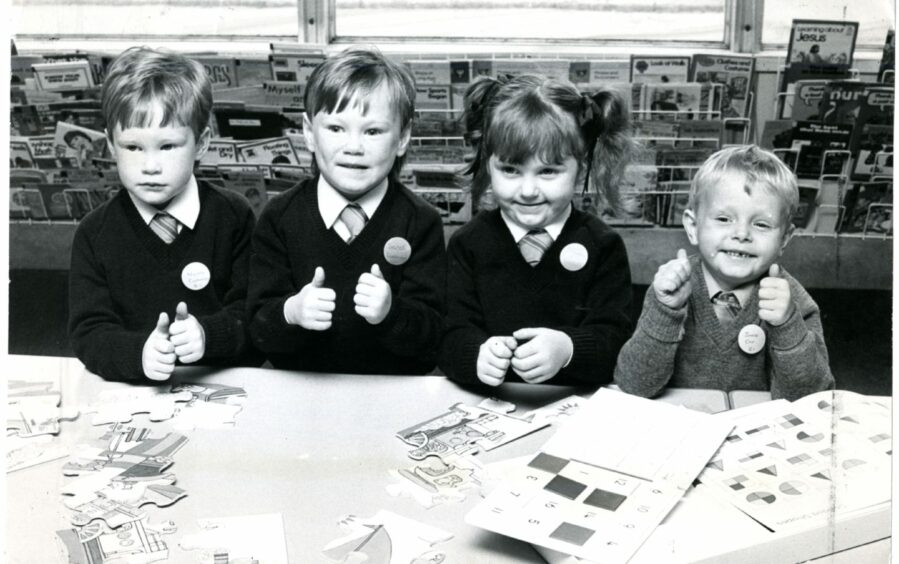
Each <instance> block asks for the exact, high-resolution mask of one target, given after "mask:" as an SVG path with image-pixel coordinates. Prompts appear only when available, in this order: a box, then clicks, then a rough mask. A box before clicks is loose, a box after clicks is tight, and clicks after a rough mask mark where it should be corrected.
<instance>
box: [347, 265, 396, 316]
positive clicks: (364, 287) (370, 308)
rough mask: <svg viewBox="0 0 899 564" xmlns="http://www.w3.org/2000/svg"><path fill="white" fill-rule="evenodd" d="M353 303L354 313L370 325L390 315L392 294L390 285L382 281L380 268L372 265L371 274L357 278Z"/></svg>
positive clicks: (365, 273) (367, 273)
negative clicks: (354, 306) (354, 305)
mask: <svg viewBox="0 0 899 564" xmlns="http://www.w3.org/2000/svg"><path fill="white" fill-rule="evenodd" d="M353 302H354V303H355V304H356V313H358V314H359V315H361V316H362V317H363V318H365V320H366V321H368V322H369V323H371V324H372V325H377V324H378V323H380V322H382V321H384V318H385V317H387V314H388V313H390V306H391V304H392V303H393V294H392V293H391V291H390V284H388V283H387V281H386V280H384V274H383V273H382V272H381V267H380V266H378V265H377V264H373V265H372V267H371V272H364V273H363V274H362V276H360V277H359V282H358V283H357V284H356V295H355V296H353Z"/></svg>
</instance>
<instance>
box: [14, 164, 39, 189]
mask: <svg viewBox="0 0 899 564" xmlns="http://www.w3.org/2000/svg"><path fill="white" fill-rule="evenodd" d="M47 181H48V175H47V173H46V172H45V171H43V170H40V169H36V168H13V169H10V170H9V185H10V186H18V187H20V188H21V187H23V186H25V185H26V184H41V183H44V182H47Z"/></svg>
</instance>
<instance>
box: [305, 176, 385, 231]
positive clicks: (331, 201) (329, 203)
mask: <svg viewBox="0 0 899 564" xmlns="http://www.w3.org/2000/svg"><path fill="white" fill-rule="evenodd" d="M316 190H317V195H318V198H317V199H318V213H319V214H321V216H322V220H323V221H324V222H325V227H327V228H328V229H331V228H332V227H334V223H335V222H336V221H337V218H338V217H340V212H342V211H343V208H345V207H346V205H347V204H348V203H350V201H351V200H348V199H347V198H346V196H344V195H343V194H341V193H340V192H338V191H337V189H335V188H334V187H333V186H331V185H330V184H328V181H327V180H325V177H324V176H321V175H319V177H318V186H317V188H316ZM386 194H387V179H386V178H385V179H384V181H383V182H381V184H379V185H377V186H375V187H374V188H372V189H371V190H369V191H368V192H366V193H365V194H363V195H362V196H361V197H360V198H359V199H358V200H355V203H357V204H359V207H361V208H362V211H364V212H365V215H367V216H368V218H369V219H371V218H372V217H373V216H374V215H375V212H376V211H377V210H378V206H380V205H381V201H382V200H383V199H384V196H385V195H386Z"/></svg>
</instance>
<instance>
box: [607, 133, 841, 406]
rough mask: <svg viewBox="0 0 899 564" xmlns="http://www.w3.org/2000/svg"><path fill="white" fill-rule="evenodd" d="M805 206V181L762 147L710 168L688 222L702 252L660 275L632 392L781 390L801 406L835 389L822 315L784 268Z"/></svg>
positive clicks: (647, 311) (639, 335)
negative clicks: (794, 220) (801, 402)
mask: <svg viewBox="0 0 899 564" xmlns="http://www.w3.org/2000/svg"><path fill="white" fill-rule="evenodd" d="M798 201H799V190H798V187H797V184H796V178H795V176H794V175H793V173H792V172H791V171H790V170H789V169H788V168H787V167H786V166H785V165H784V164H783V163H782V162H781V161H780V160H779V159H778V158H777V157H776V156H775V155H773V154H772V153H769V152H767V151H763V150H761V149H759V148H758V147H756V146H745V147H742V146H741V147H732V148H728V149H723V150H721V151H718V152H717V153H715V154H714V155H712V156H711V157H710V158H709V159H708V160H707V161H706V162H705V163H704V164H703V165H702V166H701V167H700V169H699V170H698V171H697V173H696V176H695V178H694V179H693V183H692V186H691V190H690V196H689V203H688V205H687V209H686V211H685V212H684V218H683V223H684V229H685V230H686V232H687V237H688V239H689V240H690V243H691V244H693V245H695V246H697V247H698V251H699V254H698V256H693V257H688V256H687V253H686V252H685V251H684V250H683V249H681V250H679V251H678V256H677V258H675V259H674V260H671V261H669V262H667V263H665V264H663V265H662V266H661V267H660V268H659V270H658V272H657V273H656V275H655V277H654V278H653V282H652V285H651V287H650V288H649V290H648V291H647V292H646V298H645V300H644V303H643V313H642V314H641V316H640V320H639V322H638V324H637V330H636V332H635V333H634V335H633V337H631V339H630V340H629V341H628V342H627V343H626V344H625V345H624V347H623V348H622V349H621V353H620V354H619V356H618V364H617V366H616V369H615V383H616V384H618V386H620V387H621V389H622V390H624V391H626V392H629V393H632V394H637V395H640V396H646V397H652V396H656V395H658V394H659V393H661V392H662V390H663V389H664V388H665V387H666V386H672V387H679V388H712V389H720V390H724V391H731V390H770V391H771V394H772V396H773V397H774V398H786V399H788V400H794V399H797V398H800V397H802V396H805V395H807V394H810V393H813V392H818V391H821V390H825V389H829V388H832V387H833V385H834V380H833V375H832V374H831V372H830V367H829V365H828V357H827V347H826V345H825V344H824V335H823V330H822V328H821V316H820V313H819V311H818V306H817V305H816V304H815V302H814V301H813V300H812V298H811V297H810V296H809V295H808V293H807V292H806V291H805V289H804V288H803V287H802V286H801V285H800V284H799V282H797V281H796V279H795V278H793V277H792V276H790V274H788V273H787V272H786V271H785V270H784V269H783V268H781V267H780V265H778V264H777V259H778V258H779V257H780V256H781V254H782V253H783V250H784V248H786V246H787V244H788V243H789V241H790V238H791V237H792V236H793V225H792V223H791V217H792V215H793V214H794V213H795V211H796V208H797V205H798Z"/></svg>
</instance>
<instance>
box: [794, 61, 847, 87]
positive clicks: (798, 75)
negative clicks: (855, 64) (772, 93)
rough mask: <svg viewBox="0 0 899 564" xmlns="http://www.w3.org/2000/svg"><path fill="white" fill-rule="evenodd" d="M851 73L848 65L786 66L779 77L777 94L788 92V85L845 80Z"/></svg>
mask: <svg viewBox="0 0 899 564" xmlns="http://www.w3.org/2000/svg"><path fill="white" fill-rule="evenodd" d="M851 75H852V72H851V71H850V69H849V65H798V64H794V65H787V66H786V67H785V68H784V69H783V73H782V75H781V80H780V85H779V87H778V92H788V91H789V89H790V85H791V84H794V83H796V82H798V81H802V80H823V81H825V82H829V81H831V80H847V79H849V78H851Z"/></svg>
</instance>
